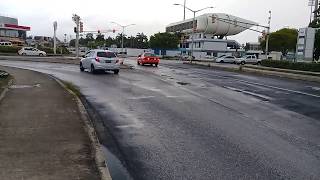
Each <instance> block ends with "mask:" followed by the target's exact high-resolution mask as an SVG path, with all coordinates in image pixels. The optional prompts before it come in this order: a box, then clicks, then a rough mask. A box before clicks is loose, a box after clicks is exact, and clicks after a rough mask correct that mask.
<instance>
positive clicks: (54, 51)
mask: <svg viewBox="0 0 320 180" xmlns="http://www.w3.org/2000/svg"><path fill="white" fill-rule="evenodd" d="M57 28H58V23H57V21H54V22H53V53H54V54H56V53H57V37H56V36H57V34H56V32H57Z"/></svg>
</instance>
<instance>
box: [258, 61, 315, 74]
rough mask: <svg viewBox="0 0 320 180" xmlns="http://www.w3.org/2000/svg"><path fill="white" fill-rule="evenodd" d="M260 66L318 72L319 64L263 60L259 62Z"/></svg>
mask: <svg viewBox="0 0 320 180" xmlns="http://www.w3.org/2000/svg"><path fill="white" fill-rule="evenodd" d="M261 65H262V66H266V67H273V68H281V69H292V70H299V71H312V72H320V63H304V62H291V61H275V60H263V61H261Z"/></svg>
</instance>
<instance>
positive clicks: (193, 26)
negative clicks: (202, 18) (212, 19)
mask: <svg viewBox="0 0 320 180" xmlns="http://www.w3.org/2000/svg"><path fill="white" fill-rule="evenodd" d="M173 5H175V6H182V7H183V8H185V9H188V10H189V11H191V12H193V22H192V37H191V41H192V42H191V43H192V44H191V58H192V59H193V49H194V48H193V45H194V33H195V31H196V13H197V12H200V11H203V10H205V9H212V8H213V7H212V6H210V7H206V8H202V9H199V10H196V11H195V10H192V9H190V8H188V7H187V6H185V5H182V4H173Z"/></svg>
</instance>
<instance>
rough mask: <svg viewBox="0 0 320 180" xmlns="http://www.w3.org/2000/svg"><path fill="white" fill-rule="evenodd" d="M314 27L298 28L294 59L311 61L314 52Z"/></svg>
mask: <svg viewBox="0 0 320 180" xmlns="http://www.w3.org/2000/svg"><path fill="white" fill-rule="evenodd" d="M315 34H316V29H315V28H301V29H299V34H298V40H297V48H296V49H297V50H296V59H297V60H305V61H312V60H313V54H314V41H315Z"/></svg>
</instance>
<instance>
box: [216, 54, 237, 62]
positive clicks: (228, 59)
mask: <svg viewBox="0 0 320 180" xmlns="http://www.w3.org/2000/svg"><path fill="white" fill-rule="evenodd" d="M235 62H236V57H234V56H225V55H224V56H220V57H219V58H217V59H216V63H235Z"/></svg>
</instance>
